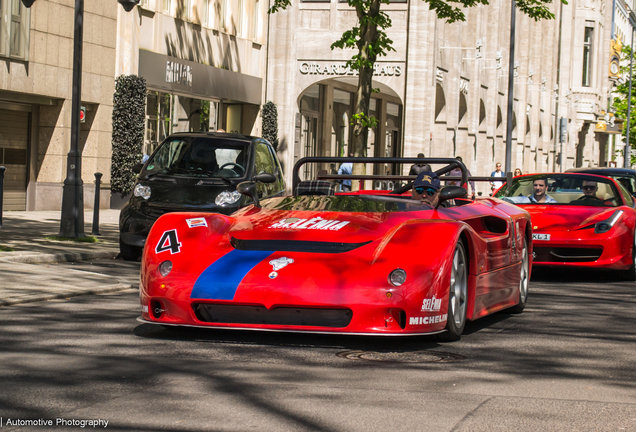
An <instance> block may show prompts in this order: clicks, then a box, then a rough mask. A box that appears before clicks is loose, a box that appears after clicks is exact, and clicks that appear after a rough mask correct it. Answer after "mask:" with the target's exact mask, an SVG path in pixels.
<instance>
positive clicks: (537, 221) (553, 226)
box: [524, 205, 617, 231]
mask: <svg viewBox="0 0 636 432" xmlns="http://www.w3.org/2000/svg"><path fill="white" fill-rule="evenodd" d="M524 209H525V210H527V211H528V213H530V216H531V218H532V228H533V229H534V230H558V231H573V230H577V229H581V228H584V227H586V226H589V225H591V224H593V223H596V222H599V221H601V220H603V219H607V218H609V217H610V216H611V215H612V214H613V213H614V212H615V211H616V210H617V208H616V207H610V208H608V207H584V206H570V205H563V206H561V205H545V206H525V207H524Z"/></svg>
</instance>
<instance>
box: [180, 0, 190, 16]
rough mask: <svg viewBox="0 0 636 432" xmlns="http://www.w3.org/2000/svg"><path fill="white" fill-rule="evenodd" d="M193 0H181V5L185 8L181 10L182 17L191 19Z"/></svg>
mask: <svg viewBox="0 0 636 432" xmlns="http://www.w3.org/2000/svg"><path fill="white" fill-rule="evenodd" d="M191 2H192V0H181V5H182V7H183V9H182V10H181V19H183V20H189V19H190V10H191V4H190V3H191Z"/></svg>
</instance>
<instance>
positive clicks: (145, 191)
mask: <svg viewBox="0 0 636 432" xmlns="http://www.w3.org/2000/svg"><path fill="white" fill-rule="evenodd" d="M135 196H136V197H142V198H143V199H145V200H147V199H148V198H150V186H144V185H142V184H137V186H135Z"/></svg>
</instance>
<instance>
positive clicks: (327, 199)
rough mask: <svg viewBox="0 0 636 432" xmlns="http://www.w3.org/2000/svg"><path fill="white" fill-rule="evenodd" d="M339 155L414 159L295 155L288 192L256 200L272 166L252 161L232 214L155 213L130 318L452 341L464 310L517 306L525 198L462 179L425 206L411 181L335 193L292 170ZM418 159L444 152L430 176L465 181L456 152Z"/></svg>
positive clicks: (527, 266)
mask: <svg viewBox="0 0 636 432" xmlns="http://www.w3.org/2000/svg"><path fill="white" fill-rule="evenodd" d="M347 161H348V162H352V161H355V162H359V163H391V164H395V163H409V164H413V163H420V162H422V159H414V158H397V159H396V158H355V159H352V158H305V159H301V160H300V161H298V163H297V164H296V166H295V167H294V179H295V180H294V188H293V190H294V191H295V194H294V195H291V196H280V197H273V198H267V199H263V200H259V196H258V191H259V188H260V186H261V185H260V184H259V183H261V182H267V181H271V179H270V177H273V176H271V175H270V174H267V173H262V174H258V175H256V176H255V177H254V178H253V181H251V182H244V183H241V184H239V185H238V187H237V190H238V191H239V192H240V193H242V194H244V195H247V196H249V197H250V198H251V199H252V201H253V205H250V206H247V207H245V208H243V209H241V210H238V211H237V212H235V213H233V214H232V215H230V216H225V215H222V214H210V213H169V214H166V215H164V216H162V217H161V218H159V219H158V220H157V222H156V223H155V224H154V226H153V227H152V229H151V231H150V233H149V235H148V240H147V242H146V247H145V249H144V253H143V257H142V266H141V281H140V282H141V283H140V300H141V309H142V316H141V318H140V320H141V321H143V322H148V323H154V324H161V325H177V326H193V327H206V328H224V329H251V330H270V331H293V332H312V333H346V334H364V335H370V334H375V335H423V334H434V333H440V338H442V339H445V340H457V339H459V338H460V336H461V334H462V332H463V330H464V326H465V324H466V321H467V320H474V319H477V318H480V317H483V316H486V315H489V314H492V313H494V312H497V311H500V310H502V309H509V310H510V311H511V312H517V313H519V312H521V311H522V310H523V309H524V307H525V304H526V301H527V296H528V280H529V278H530V271H531V265H532V260H531V258H530V257H531V256H532V231H531V225H530V216H529V214H528V213H527V212H526V211H525V210H523V209H521V208H520V207H518V206H515V205H511V204H509V203H505V202H503V201H500V200H496V199H492V198H483V199H478V200H476V201H473V200H470V199H466V198H464V197H465V196H466V190H465V189H464V188H461V187H459V186H446V187H443V188H441V189H440V190H439V191H438V193H439V203H438V204H437V205H435V206H429V205H427V204H424V203H423V202H422V201H421V200H420V199H417V200H415V199H413V198H412V197H411V194H410V191H411V185H412V182H409V183H407V184H406V185H405V186H402V187H400V188H398V189H396V190H393V191H377V190H374V191H354V192H351V193H348V194H347V193H344V194H334V186H333V184H332V183H330V182H329V181H325V180H313V181H303V182H300V181H299V180H298V172H299V168H300V166H301V165H303V164H305V163H342V162H347ZM425 162H426V163H429V164H441V165H442V168H440V169H439V170H437V174H439V175H442V174H444V173H448V172H450V171H452V170H453V169H454V168H458V167H459V168H460V169H461V170H462V179H463V181H462V184H465V183H466V180H467V176H466V167H465V166H464V165H463V163H461V162H460V161H457V160H456V159H427V160H425ZM327 166H328V165H327ZM361 177H363V178H365V179H366V180H373V179H374V178H377V176H376V177H374V176H361ZM396 177H399V176H396ZM349 178H356V177H355V176H351V177H349ZM413 178H414V177H406V176H405V177H403V179H409V180H412V179H413ZM414 189H416V188H414ZM429 190H430V188H429V189H427V190H426V191H425V192H424V191H422V193H429ZM433 192H434V189H433ZM431 196H433V195H431Z"/></svg>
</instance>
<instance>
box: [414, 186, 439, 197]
mask: <svg viewBox="0 0 636 432" xmlns="http://www.w3.org/2000/svg"><path fill="white" fill-rule="evenodd" d="M424 191H426V193H427V194H428V196H433V195H435V193H436V192H437V189H433V188H423V187H416V188H415V192H417V193H418V194H420V195H423V194H424Z"/></svg>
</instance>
